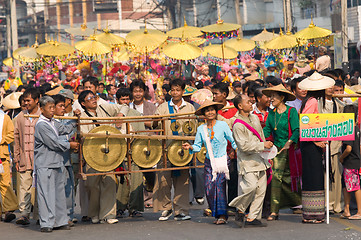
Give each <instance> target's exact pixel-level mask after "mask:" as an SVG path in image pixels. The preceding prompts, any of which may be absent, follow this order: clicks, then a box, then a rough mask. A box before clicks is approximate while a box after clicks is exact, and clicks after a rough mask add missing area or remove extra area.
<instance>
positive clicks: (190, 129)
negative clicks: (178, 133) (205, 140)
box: [182, 121, 196, 135]
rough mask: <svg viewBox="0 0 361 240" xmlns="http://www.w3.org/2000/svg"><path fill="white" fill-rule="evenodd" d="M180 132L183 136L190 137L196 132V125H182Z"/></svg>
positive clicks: (186, 123) (189, 123)
mask: <svg viewBox="0 0 361 240" xmlns="http://www.w3.org/2000/svg"><path fill="white" fill-rule="evenodd" d="M182 130H183V132H184V133H185V134H187V135H190V134H193V133H195V132H196V124H195V123H194V122H191V121H186V122H184V123H183V126H182Z"/></svg>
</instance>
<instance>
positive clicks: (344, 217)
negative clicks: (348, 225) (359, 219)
mask: <svg viewBox="0 0 361 240" xmlns="http://www.w3.org/2000/svg"><path fill="white" fill-rule="evenodd" d="M349 217H351V215H350V216H346V215H343V214H341V216H340V218H341V219H349Z"/></svg>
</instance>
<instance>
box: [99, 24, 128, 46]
mask: <svg viewBox="0 0 361 240" xmlns="http://www.w3.org/2000/svg"><path fill="white" fill-rule="evenodd" d="M95 39H96V40H97V41H98V42H101V43H104V44H108V45H119V44H124V43H125V39H124V38H122V37H120V36H118V35H115V34H113V33H110V30H109V29H108V27H107V28H106V29H104V30H103V33H100V34H97V35H95Z"/></svg>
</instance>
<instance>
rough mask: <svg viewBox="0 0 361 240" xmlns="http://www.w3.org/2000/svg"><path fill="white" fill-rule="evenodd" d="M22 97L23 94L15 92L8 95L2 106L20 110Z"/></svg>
mask: <svg viewBox="0 0 361 240" xmlns="http://www.w3.org/2000/svg"><path fill="white" fill-rule="evenodd" d="M21 95H23V93H22V92H13V93H11V94H9V95H7V96H6V97H5V98H4V99H3V100H2V105H4V107H6V108H7V109H17V108H20V107H21V106H20V103H19V98H20V96H21ZM0 105H1V104H0Z"/></svg>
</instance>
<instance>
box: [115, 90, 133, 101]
mask: <svg viewBox="0 0 361 240" xmlns="http://www.w3.org/2000/svg"><path fill="white" fill-rule="evenodd" d="M131 95H132V93H131V92H130V90H129V88H119V89H118V91H117V93H116V94H115V96H116V98H117V99H119V98H121V97H129V99H130V98H131Z"/></svg>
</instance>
